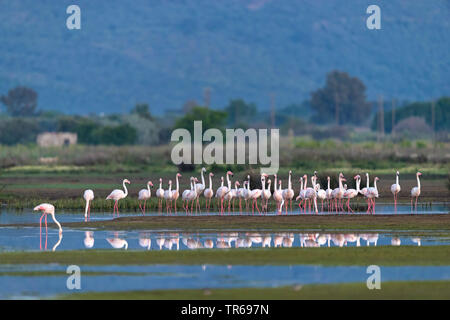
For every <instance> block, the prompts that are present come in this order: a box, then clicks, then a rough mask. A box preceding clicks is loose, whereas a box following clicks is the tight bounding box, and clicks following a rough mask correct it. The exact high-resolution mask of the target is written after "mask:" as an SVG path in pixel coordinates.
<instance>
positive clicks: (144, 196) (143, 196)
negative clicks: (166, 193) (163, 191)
mask: <svg viewBox="0 0 450 320" xmlns="http://www.w3.org/2000/svg"><path fill="white" fill-rule="evenodd" d="M150 188H153V183H152V182H151V181H149V182H147V189H142V190H140V191H139V195H138V200H139V209H141V211H142V214H143V215H145V205H146V204H147V200H149V199H150V198H151V196H152V191H151V190H150ZM142 201H144V208H142Z"/></svg>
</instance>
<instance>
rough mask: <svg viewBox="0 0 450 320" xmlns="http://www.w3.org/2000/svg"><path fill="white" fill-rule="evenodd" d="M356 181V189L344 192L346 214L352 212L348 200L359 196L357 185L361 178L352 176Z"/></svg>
mask: <svg viewBox="0 0 450 320" xmlns="http://www.w3.org/2000/svg"><path fill="white" fill-rule="evenodd" d="M353 179H355V180H356V189H347V190H345V192H344V198H345V199H347V211H348V212H350V211H351V212H353V210H352V208H350V200H351V199H353V198H354V197H356V196H357V195H358V194H359V183H360V181H361V180H360V179H361V177H360V176H359V175H356V176H354V178H353Z"/></svg>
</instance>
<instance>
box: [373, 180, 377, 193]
mask: <svg viewBox="0 0 450 320" xmlns="http://www.w3.org/2000/svg"><path fill="white" fill-rule="evenodd" d="M373 187H374V188H375V190H377V192H378V189H377V179H375V180H374V181H373Z"/></svg>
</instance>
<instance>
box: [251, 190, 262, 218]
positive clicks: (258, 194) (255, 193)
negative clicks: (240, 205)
mask: <svg viewBox="0 0 450 320" xmlns="http://www.w3.org/2000/svg"><path fill="white" fill-rule="evenodd" d="M247 190H248V191H249V193H250V199H252V214H255V206H256V210H258V212H259V214H261V211H260V210H259V208H258V199H259V198H261V194H262V190H261V189H253V190H250V183H249V184H248V186H247Z"/></svg>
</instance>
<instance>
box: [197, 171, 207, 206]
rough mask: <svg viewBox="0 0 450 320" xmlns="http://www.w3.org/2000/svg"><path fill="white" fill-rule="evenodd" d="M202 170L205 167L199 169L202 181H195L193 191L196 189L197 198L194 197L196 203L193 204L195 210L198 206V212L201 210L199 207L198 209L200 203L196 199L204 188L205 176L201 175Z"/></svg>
mask: <svg viewBox="0 0 450 320" xmlns="http://www.w3.org/2000/svg"><path fill="white" fill-rule="evenodd" d="M204 172H206V168H202V170H201V171H200V174H201V176H202V183H196V184H195V191H197V199H196V204H195V211H197V208H198V210H199V211H200V212H201V209H200V203H199V200H198V199H199V198H200V196H201V194H202V193H203V191H204V190H205V188H206V184H205V177H204V176H203V173H204Z"/></svg>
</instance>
